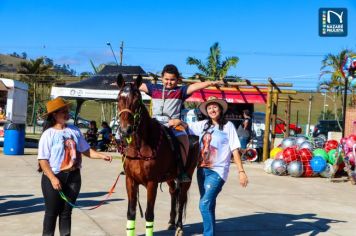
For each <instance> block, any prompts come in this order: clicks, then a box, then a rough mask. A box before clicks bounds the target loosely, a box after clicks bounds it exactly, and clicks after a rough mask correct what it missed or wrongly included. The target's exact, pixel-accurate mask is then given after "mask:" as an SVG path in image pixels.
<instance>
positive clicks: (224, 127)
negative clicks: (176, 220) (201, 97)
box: [175, 97, 248, 236]
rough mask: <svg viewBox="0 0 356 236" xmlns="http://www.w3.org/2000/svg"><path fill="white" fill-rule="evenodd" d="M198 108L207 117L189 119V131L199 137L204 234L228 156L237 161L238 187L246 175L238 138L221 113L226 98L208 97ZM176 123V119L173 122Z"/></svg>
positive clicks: (211, 225)
mask: <svg viewBox="0 0 356 236" xmlns="http://www.w3.org/2000/svg"><path fill="white" fill-rule="evenodd" d="M199 109H200V111H201V112H202V113H203V114H204V115H205V116H206V117H207V119H205V120H202V121H197V122H193V123H190V124H189V132H190V133H191V134H194V135H197V136H199V140H200V150H201V151H200V159H199V162H198V170H197V180H198V186H199V193H200V201H199V209H200V212H201V215H202V217H203V227H204V236H214V235H215V208H216V198H217V196H218V194H219V193H220V191H221V190H222V187H223V185H224V183H225V182H226V180H227V177H228V174H229V170H230V163H231V161H230V160H231V156H233V159H234V162H235V163H236V165H237V171H238V176H239V177H238V178H239V183H240V185H241V186H242V187H246V186H247V184H248V178H247V175H246V172H245V170H244V168H243V165H242V162H241V157H240V154H239V151H238V149H239V148H240V141H239V139H238V136H237V133H236V129H235V126H234V125H233V123H231V122H230V121H226V119H225V116H224V114H225V112H226V111H227V103H226V101H225V100H222V99H216V98H215V97H210V98H209V99H208V100H207V101H206V102H204V103H202V104H201V105H200V106H199ZM178 124H179V123H178V122H177V123H176V124H175V125H178ZM184 125H185V126H187V125H186V124H184Z"/></svg>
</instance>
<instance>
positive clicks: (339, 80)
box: [320, 49, 353, 96]
mask: <svg viewBox="0 0 356 236" xmlns="http://www.w3.org/2000/svg"><path fill="white" fill-rule="evenodd" d="M352 54H353V53H352V52H351V51H350V50H348V49H345V50H342V51H341V52H340V53H339V54H337V55H333V54H331V53H329V54H327V55H326V56H325V57H324V59H323V60H322V61H321V64H322V66H321V68H320V79H324V81H325V82H326V83H328V86H329V87H330V88H331V89H333V90H335V92H336V93H337V96H339V95H340V94H342V91H343V89H344V86H345V77H344V75H343V73H342V67H343V65H344V63H345V58H346V57H347V56H350V55H352Z"/></svg>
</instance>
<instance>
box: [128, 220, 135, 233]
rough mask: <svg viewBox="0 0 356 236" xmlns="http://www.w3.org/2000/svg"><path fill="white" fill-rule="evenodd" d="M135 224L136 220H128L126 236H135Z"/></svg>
mask: <svg viewBox="0 0 356 236" xmlns="http://www.w3.org/2000/svg"><path fill="white" fill-rule="evenodd" d="M135 223H136V221H134V220H128V221H127V222H126V235H127V236H135V235H136V234H135Z"/></svg>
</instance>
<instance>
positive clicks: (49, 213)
mask: <svg viewBox="0 0 356 236" xmlns="http://www.w3.org/2000/svg"><path fill="white" fill-rule="evenodd" d="M68 108H69V104H68V103H66V102H65V101H64V100H63V99H62V98H56V99H53V100H51V101H49V102H48V103H47V113H46V115H45V117H46V124H45V127H44V131H43V133H42V136H41V138H40V142H39V145H38V158H37V159H38V162H39V166H40V171H42V170H43V175H42V180H41V187H42V193H43V197H44V200H45V216H44V221H43V235H54V231H55V228H56V221H57V217H58V216H59V232H60V235H70V231H71V214H72V207H71V206H70V205H69V204H68V203H66V202H65V201H64V200H63V199H61V197H60V195H59V192H58V191H62V192H63V193H64V194H65V195H66V196H67V198H68V199H69V200H70V201H71V202H75V200H76V199H77V197H78V194H79V191H80V186H81V176H80V168H81V160H82V158H81V153H83V154H84V155H86V156H88V157H90V158H93V159H102V160H105V161H110V162H111V160H112V157H111V156H108V155H105V154H102V153H98V152H96V151H94V150H92V149H90V146H89V144H88V143H87V142H86V141H85V139H84V137H83V134H82V133H81V132H80V130H79V129H78V128H77V127H75V126H73V125H67V124H66V122H67V121H68V119H69V110H68Z"/></svg>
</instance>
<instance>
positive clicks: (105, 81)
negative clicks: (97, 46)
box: [59, 65, 147, 90]
mask: <svg viewBox="0 0 356 236" xmlns="http://www.w3.org/2000/svg"><path fill="white" fill-rule="evenodd" d="M119 74H122V75H123V76H124V78H125V80H126V81H127V82H132V81H133V79H134V77H136V76H137V75H142V76H147V74H146V72H145V71H144V70H143V69H142V68H141V67H140V66H115V65H106V66H105V67H104V68H103V69H102V70H101V71H100V72H99V73H98V74H96V75H94V76H92V77H90V78H88V79H85V80H82V81H79V82H75V83H71V84H67V85H65V86H63V87H65V88H82V89H97V90H118V88H117V85H116V78H117V76H118V75H119ZM59 87H62V86H59Z"/></svg>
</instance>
